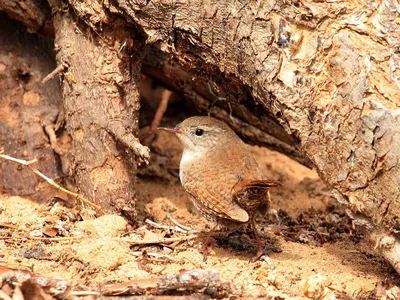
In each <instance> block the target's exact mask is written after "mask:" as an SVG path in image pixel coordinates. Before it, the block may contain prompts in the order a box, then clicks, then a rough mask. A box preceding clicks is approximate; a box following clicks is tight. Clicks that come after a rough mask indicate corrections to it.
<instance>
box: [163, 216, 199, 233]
mask: <svg viewBox="0 0 400 300" xmlns="http://www.w3.org/2000/svg"><path fill="white" fill-rule="evenodd" d="M168 219H169V220H170V221H171V222H172V223H173V224H174V225H175V226H178V227H179V228H181V229H183V230H184V231H186V232H192V231H193V229H192V228H190V227H187V226H185V225H182V224H181V223H179V222H178V221H177V220H175V219H174V218H173V217H172V216H171V215H168Z"/></svg>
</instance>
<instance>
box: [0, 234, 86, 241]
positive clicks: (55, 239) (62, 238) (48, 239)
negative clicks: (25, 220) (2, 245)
mask: <svg viewBox="0 0 400 300" xmlns="http://www.w3.org/2000/svg"><path fill="white" fill-rule="evenodd" d="M84 238H90V237H88V236H62V237H53V238H52V237H37V236H29V235H28V236H22V237H14V236H13V237H4V238H0V239H2V240H19V241H21V240H25V239H28V240H36V241H52V242H59V241H72V240H79V239H84Z"/></svg>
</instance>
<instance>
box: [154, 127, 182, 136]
mask: <svg viewBox="0 0 400 300" xmlns="http://www.w3.org/2000/svg"><path fill="white" fill-rule="evenodd" d="M157 129H158V130H164V131H168V132H173V133H176V134H179V133H182V131H181V129H180V128H179V127H178V126H175V127H158V128H157Z"/></svg>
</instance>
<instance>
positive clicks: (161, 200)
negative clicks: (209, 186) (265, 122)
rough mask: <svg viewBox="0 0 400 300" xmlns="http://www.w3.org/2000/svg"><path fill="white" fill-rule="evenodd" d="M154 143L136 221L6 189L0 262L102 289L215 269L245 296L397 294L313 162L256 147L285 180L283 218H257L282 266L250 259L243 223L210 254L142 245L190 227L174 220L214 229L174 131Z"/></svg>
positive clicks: (181, 246) (0, 209)
mask: <svg viewBox="0 0 400 300" xmlns="http://www.w3.org/2000/svg"><path fill="white" fill-rule="evenodd" d="M153 149H154V152H155V153H156V154H155V155H154V157H153V160H152V163H151V165H150V166H149V167H147V168H142V169H141V170H140V171H141V172H140V173H141V174H140V176H139V179H138V185H137V199H138V207H137V208H138V224H137V228H134V227H132V226H128V225H127V223H126V221H125V220H124V219H123V218H121V217H119V216H112V215H105V216H102V217H100V218H97V219H94V218H93V216H92V215H93V212H92V211H91V210H89V209H88V208H84V209H82V208H80V207H71V206H70V205H68V204H66V202H64V201H61V200H60V199H55V201H52V202H51V203H48V204H47V205H38V204H36V203H34V202H32V201H30V200H29V199H25V198H21V197H17V196H12V195H9V194H3V195H1V196H0V223H1V224H2V225H3V226H0V265H1V266H5V267H8V268H17V269H22V270H29V271H31V272H34V273H36V274H41V275H42V276H45V277H47V278H62V279H64V280H66V281H67V282H70V283H71V284H81V285H86V286H90V287H93V288H94V289H95V290H96V289H97V290H99V289H100V290H101V287H102V286H104V285H106V284H110V283H120V282H127V281H129V280H135V279H146V278H155V277H160V276H162V275H164V274H179V273H180V272H182V271H183V270H193V269H204V270H216V271H218V272H219V273H220V275H221V276H222V277H223V278H224V279H226V280H228V281H230V282H231V283H232V284H233V286H234V287H235V295H236V297H238V298H242V299H249V298H255V297H262V298H265V297H267V296H269V297H272V296H274V295H275V296H278V295H280V297H281V298H282V297H283V298H284V295H290V296H303V297H309V298H314V299H335V297H336V298H338V299H390V298H382V297H383V295H385V292H384V291H387V290H389V289H390V288H393V286H395V285H396V283H397V284H398V283H399V282H400V281H399V277H398V276H397V275H396V274H395V272H394V271H393V269H392V268H391V266H390V265H388V264H387V263H386V262H385V261H384V260H382V259H381V258H380V257H379V256H377V255H376V254H375V253H374V251H373V249H372V248H371V247H370V245H368V244H367V243H366V241H364V238H363V235H362V234H361V233H359V232H357V231H354V230H353V229H352V226H351V222H350V220H349V219H348V218H347V216H346V215H345V213H344V210H343V208H341V207H340V206H339V205H338V204H337V203H336V202H335V201H334V199H332V198H331V197H330V193H329V190H328V189H327V188H326V187H325V186H324V184H323V183H322V182H321V180H320V179H319V178H318V175H317V174H316V172H315V171H313V170H310V169H307V168H306V167H303V166H302V165H300V164H298V163H297V162H295V161H293V160H291V159H289V158H287V157H285V156H284V155H281V154H279V153H276V152H272V151H269V150H267V149H263V148H258V147H251V150H252V152H253V154H254V155H255V156H256V158H257V160H258V162H259V164H260V166H261V167H262V168H263V169H264V171H265V174H266V175H268V176H269V177H270V178H271V179H275V180H279V181H281V182H282V183H283V184H284V187H282V188H276V189H273V190H271V196H272V207H273V208H274V209H276V210H277V211H278V215H279V222H277V220H276V218H274V217H273V216H260V217H259V218H258V223H257V224H258V228H259V230H260V231H261V233H262V238H263V240H264V242H265V244H266V246H267V247H268V249H269V250H268V254H269V257H270V261H271V263H272V264H273V266H274V267H275V269H271V267H270V265H269V264H268V263H267V262H266V261H258V262H256V263H250V262H249V261H248V260H249V258H250V257H251V256H252V255H253V254H254V250H255V248H254V247H255V246H254V245H255V243H254V240H253V237H252V236H251V234H247V233H243V232H242V233H239V232H236V233H232V234H231V235H230V236H229V237H227V238H224V239H220V240H218V244H217V245H216V246H215V247H214V248H213V251H212V253H211V255H210V256H209V258H208V261H207V262H206V263H204V262H203V261H202V255H201V254H200V253H199V249H200V247H201V241H202V239H201V238H198V239H191V240H188V241H178V242H175V243H173V244H170V243H164V244H163V243H154V244H152V245H135V244H134V243H132V241H133V240H142V241H146V240H147V241H152V240H155V241H157V240H160V239H161V238H174V237H178V238H179V237H185V236H186V235H187V234H189V235H190V234H191V233H190V232H189V233H188V232H186V233H185V232H178V231H179V229H180V227H179V226H177V225H176V224H174V223H173V222H174V221H175V223H176V222H178V223H180V224H182V225H184V226H182V227H185V228H186V227H189V228H186V229H190V231H206V230H208V229H207V228H209V227H208V224H207V222H206V221H205V219H203V218H202V217H201V216H200V215H199V214H198V213H197V212H196V211H195V209H194V208H193V206H192V204H191V203H190V201H189V200H188V197H187V195H186V194H185V192H184V190H183V188H182V187H181V185H180V183H179V179H178V177H177V176H176V174H177V166H178V161H179V155H180V146H179V143H178V141H177V140H176V138H175V137H173V136H171V135H169V134H168V133H162V134H160V135H159V136H158V137H157V139H156V141H155V143H154V145H153ZM57 200H58V201H57ZM146 220H150V221H152V222H154V223H152V224H149V223H148V222H149V221H146ZM171 220H172V221H171ZM160 225H164V226H160ZM157 227H164V228H157ZM180 231H184V230H182V229H181V230H180ZM0 298H1V297H0ZM272 298H273V297H272ZM281 298H279V297H278V298H275V299H281ZM393 299H394V298H393Z"/></svg>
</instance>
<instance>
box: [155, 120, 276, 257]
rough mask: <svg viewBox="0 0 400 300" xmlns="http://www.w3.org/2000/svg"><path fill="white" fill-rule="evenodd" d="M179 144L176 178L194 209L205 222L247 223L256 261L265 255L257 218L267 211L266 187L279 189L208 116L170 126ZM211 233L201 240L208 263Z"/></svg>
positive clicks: (231, 134) (232, 136) (231, 226)
mask: <svg viewBox="0 0 400 300" xmlns="http://www.w3.org/2000/svg"><path fill="white" fill-rule="evenodd" d="M159 129H162V130H166V131H169V132H173V133H175V134H176V135H177V137H178V138H179V140H180V141H181V142H182V144H183V154H182V158H181V161H180V169H179V177H180V180H181V183H182V185H183V187H184V189H185V190H186V192H187V193H188V194H189V195H190V198H191V200H192V201H193V204H194V206H195V207H196V208H197V209H198V210H199V212H200V213H201V214H202V215H203V216H204V217H205V218H206V219H207V220H209V221H212V222H216V223H217V225H218V226H222V227H226V228H228V229H234V228H237V227H239V226H243V225H246V224H250V226H251V228H252V230H253V232H254V236H255V238H256V241H257V254H256V256H255V257H254V258H253V259H252V260H253V261H254V260H257V259H258V258H259V257H260V256H261V255H263V253H264V247H263V244H262V242H261V240H260V238H259V236H258V233H257V229H256V224H255V218H256V215H257V213H261V214H265V213H266V212H268V211H269V209H270V196H269V192H268V189H269V188H270V187H275V186H279V185H281V184H280V183H279V182H274V181H271V180H267V179H265V176H264V174H263V172H262V171H261V169H260V168H259V166H258V164H257V162H256V160H255V158H254V157H253V155H252V153H251V152H250V150H249V149H248V147H247V145H246V144H245V143H244V142H243V141H242V140H241V139H240V138H239V137H238V136H237V135H236V133H235V132H234V131H233V130H232V129H231V128H230V127H229V126H228V125H227V124H225V123H223V122H221V121H219V120H217V119H214V118H211V117H191V118H188V119H186V120H184V121H183V122H182V123H180V124H178V125H177V126H175V127H174V128H165V127H161V128H159ZM214 234H215V233H213V231H210V232H209V234H208V235H207V238H206V241H205V242H203V246H202V253H203V260H204V261H206V260H207V255H208V254H209V243H210V240H211V238H212V236H213V235H214Z"/></svg>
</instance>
